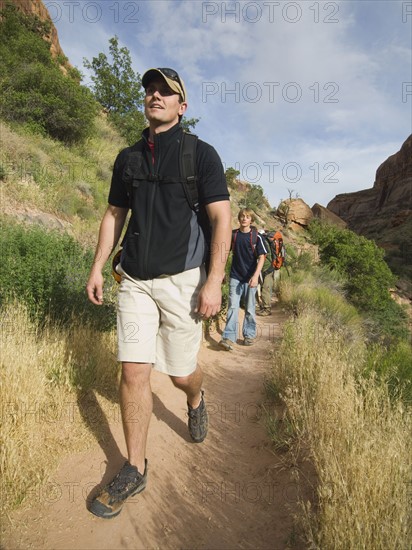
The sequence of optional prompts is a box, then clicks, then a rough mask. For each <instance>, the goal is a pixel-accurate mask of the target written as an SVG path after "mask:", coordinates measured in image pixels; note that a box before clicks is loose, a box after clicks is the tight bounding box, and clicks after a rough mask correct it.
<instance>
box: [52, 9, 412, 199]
mask: <svg viewBox="0 0 412 550" xmlns="http://www.w3.org/2000/svg"><path fill="white" fill-rule="evenodd" d="M44 4H45V5H46V7H47V8H48V10H49V13H50V16H51V18H52V20H53V22H54V24H55V26H56V28H57V31H58V35H59V40H60V44H61V46H62V48H63V51H64V52H65V54H66V55H67V57H68V58H69V60H70V62H71V63H72V64H73V65H74V66H76V67H78V68H79V69H80V70H81V72H82V73H83V74H84V75H85V79H84V82H85V83H87V82H89V75H88V74H87V71H86V69H85V68H84V67H83V58H84V57H86V58H87V59H89V60H91V59H92V58H93V57H95V56H97V55H98V54H99V53H100V52H105V53H108V46H109V39H110V38H111V37H112V36H114V35H117V36H118V38H119V43H120V45H121V46H125V47H127V48H128V49H129V51H130V54H131V57H132V60H133V68H134V70H136V71H137V72H139V73H140V74H143V73H144V71H145V70H146V69H147V68H151V67H172V68H174V69H176V70H177V71H178V72H179V74H180V75H181V76H182V78H183V79H184V81H185V84H186V87H187V90H188V98H189V109H188V112H187V116H188V117H196V118H200V122H199V123H198V125H197V126H196V130H195V131H196V133H197V134H198V135H199V137H200V138H201V139H203V140H205V141H207V142H209V143H211V144H212V145H213V146H214V147H215V148H216V150H217V151H218V152H219V154H220V156H221V158H222V161H223V164H224V166H225V168H227V167H229V166H232V167H234V168H236V169H237V170H239V171H240V176H239V177H240V178H241V179H244V180H247V181H249V182H250V183H254V184H256V185H261V186H262V187H263V189H264V192H265V195H266V196H267V198H268V199H269V202H270V204H271V205H272V206H277V205H278V203H279V201H280V200H281V199H282V198H287V197H288V196H289V192H291V191H293V193H294V195H295V194H296V193H297V194H298V195H299V196H300V197H301V198H302V199H303V200H304V201H305V202H307V203H308V204H309V206H312V205H313V204H314V203H315V202H318V203H320V204H322V205H323V206H326V205H327V203H328V202H329V201H330V200H331V199H332V198H333V197H335V196H336V195H337V194H339V193H347V192H351V191H357V190H360V189H366V188H369V187H372V186H373V183H374V179H375V172H376V169H377V168H378V166H379V165H380V164H381V163H382V162H383V161H384V160H385V159H386V158H387V157H388V156H390V155H391V154H393V153H395V152H396V151H398V150H399V149H400V147H401V145H402V143H403V142H404V141H405V139H406V138H407V137H408V135H409V134H410V133H411V132H412V55H411V49H412V2H410V1H397V0H389V1H386V0H374V1H368V0H358V1H347V0H345V1H339V0H336V1H326V2H321V1H314V0H301V1H299V2H294V1H291V2H288V1H286V2H283V1H273V2H272V1H262V2H249V1H242V2H217V1H212V2H204V1H197V0H194V1H174V0H167V1H166V0H152V1H147V0H146V1H128V0H124V1H121V0H103V1H89V0H84V1H82V0H64V1H62V0H60V1H57V0H44Z"/></svg>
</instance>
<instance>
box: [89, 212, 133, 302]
mask: <svg viewBox="0 0 412 550" xmlns="http://www.w3.org/2000/svg"><path fill="white" fill-rule="evenodd" d="M128 211H129V209H128V208H120V207H118V206H111V205H109V206H108V207H107V210H106V212H105V214H104V216H103V219H102V222H101V224H100V230H99V240H98V243H97V247H96V252H95V255H94V260H93V265H92V268H91V270H90V275H89V280H88V281H87V285H86V291H87V296H88V298H89V300H90V301H91V302H92V303H93V304H96V305H101V304H102V303H103V283H104V281H103V275H102V270H103V267H104V264H105V263H106V262H107V260H108V258H109V256H110V254H111V253H112V251H113V250H114V248H115V246H116V244H117V243H118V241H119V238H120V235H121V233H122V229H123V226H124V222H125V220H126V216H127V213H128Z"/></svg>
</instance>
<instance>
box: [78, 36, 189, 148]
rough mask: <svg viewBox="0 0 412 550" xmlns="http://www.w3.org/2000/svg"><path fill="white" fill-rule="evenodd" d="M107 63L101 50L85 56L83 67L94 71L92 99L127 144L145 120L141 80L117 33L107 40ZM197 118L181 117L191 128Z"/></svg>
mask: <svg viewBox="0 0 412 550" xmlns="http://www.w3.org/2000/svg"><path fill="white" fill-rule="evenodd" d="M109 44H110V46H109V52H110V56H111V58H112V62H110V61H109V60H108V58H107V56H106V54H104V53H99V55H98V56H97V57H93V59H92V61H91V62H90V61H88V60H87V59H86V58H84V60H83V64H84V66H85V67H86V69H89V70H90V71H93V72H94V75H93V76H91V79H92V82H93V93H94V96H95V98H96V100H97V101H98V102H99V103H100V105H101V106H102V107H103V108H104V109H105V111H106V112H107V113H108V116H109V120H111V122H112V123H113V124H114V126H115V127H116V128H117V130H118V131H119V132H120V134H121V135H122V136H123V137H124V138H125V139H126V140H127V142H128V143H129V145H132V144H133V143H135V142H136V141H138V140H139V139H140V137H141V133H142V131H143V129H144V128H145V127H146V126H147V121H146V118H145V116H144V113H143V102H144V95H145V94H144V90H143V88H142V79H141V76H140V74H139V73H138V72H135V71H134V70H133V68H132V60H131V57H130V52H129V50H128V49H127V48H125V47H123V48H119V40H118V38H117V36H114V37H113V38H110V40H109ZM198 122H199V119H198V118H189V119H187V118H185V117H183V119H182V126H183V128H184V129H185V130H190V129H191V128H194V127H195V126H196V124H197V123H198Z"/></svg>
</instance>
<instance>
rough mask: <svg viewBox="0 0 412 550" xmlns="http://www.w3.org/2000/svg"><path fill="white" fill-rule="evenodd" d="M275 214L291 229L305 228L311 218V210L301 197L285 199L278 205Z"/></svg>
mask: <svg viewBox="0 0 412 550" xmlns="http://www.w3.org/2000/svg"><path fill="white" fill-rule="evenodd" d="M276 215H277V216H278V217H279V218H280V219H281V220H282V221H283V222H284V223H285V224H287V225H288V227H289V228H290V229H292V230H295V231H299V230H301V229H303V228H306V227H307V226H308V225H309V223H310V221H311V220H312V219H313V212H312V210H311V209H310V208H309V206H308V205H307V204H306V202H305V201H303V200H302V199H286V200H284V201H282V202H281V204H280V205H279V207H278V209H277V212H276Z"/></svg>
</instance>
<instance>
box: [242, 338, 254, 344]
mask: <svg viewBox="0 0 412 550" xmlns="http://www.w3.org/2000/svg"><path fill="white" fill-rule="evenodd" d="M243 344H244V345H245V346H253V344H254V341H253V340H252V338H245V339H244V341H243Z"/></svg>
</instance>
